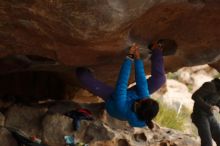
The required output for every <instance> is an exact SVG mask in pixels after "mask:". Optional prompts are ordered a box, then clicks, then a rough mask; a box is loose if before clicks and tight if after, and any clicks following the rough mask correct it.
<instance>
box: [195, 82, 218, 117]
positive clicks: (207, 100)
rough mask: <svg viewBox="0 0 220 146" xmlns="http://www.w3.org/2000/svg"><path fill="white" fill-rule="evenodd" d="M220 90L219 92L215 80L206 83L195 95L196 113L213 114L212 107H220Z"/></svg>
mask: <svg viewBox="0 0 220 146" xmlns="http://www.w3.org/2000/svg"><path fill="white" fill-rule="evenodd" d="M219 93H220V91H219V92H218V91H217V89H216V86H215V84H214V83H213V82H206V83H204V84H203V85H202V86H201V87H200V88H199V89H198V90H197V91H196V92H195V93H194V94H193V95H192V99H193V100H194V101H195V103H194V107H193V113H194V114H206V115H207V114H208V115H212V113H211V111H210V108H211V106H213V105H216V106H218V107H219V108H220V94H219Z"/></svg>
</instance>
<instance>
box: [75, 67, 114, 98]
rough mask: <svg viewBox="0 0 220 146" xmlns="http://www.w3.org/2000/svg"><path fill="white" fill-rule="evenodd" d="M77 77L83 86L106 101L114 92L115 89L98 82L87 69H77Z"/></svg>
mask: <svg viewBox="0 0 220 146" xmlns="http://www.w3.org/2000/svg"><path fill="white" fill-rule="evenodd" d="M76 76H77V77H78V79H79V81H80V83H81V84H82V86H83V87H84V88H85V89H87V90H88V91H90V92H91V93H93V94H94V95H96V96H99V97H101V98H102V99H103V100H104V101H106V100H107V99H108V98H109V97H111V94H112V93H113V91H114V88H113V87H111V86H108V85H106V84H105V83H103V82H101V81H99V80H97V79H95V78H94V76H93V75H92V73H91V71H90V70H89V69H87V68H83V67H79V68H77V69H76Z"/></svg>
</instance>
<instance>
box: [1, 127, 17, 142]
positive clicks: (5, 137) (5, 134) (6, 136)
mask: <svg viewBox="0 0 220 146" xmlns="http://www.w3.org/2000/svg"><path fill="white" fill-rule="evenodd" d="M0 144H1V145H2V146H17V145H18V144H17V141H16V140H15V139H14V137H13V136H12V134H11V133H10V132H9V131H8V130H7V129H6V128H0Z"/></svg>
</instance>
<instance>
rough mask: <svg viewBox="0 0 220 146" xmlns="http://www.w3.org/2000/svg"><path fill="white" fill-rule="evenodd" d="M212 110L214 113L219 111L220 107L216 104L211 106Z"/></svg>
mask: <svg viewBox="0 0 220 146" xmlns="http://www.w3.org/2000/svg"><path fill="white" fill-rule="evenodd" d="M210 111H211V112H212V113H214V112H217V113H219V107H218V106H216V105H213V106H211V108H210Z"/></svg>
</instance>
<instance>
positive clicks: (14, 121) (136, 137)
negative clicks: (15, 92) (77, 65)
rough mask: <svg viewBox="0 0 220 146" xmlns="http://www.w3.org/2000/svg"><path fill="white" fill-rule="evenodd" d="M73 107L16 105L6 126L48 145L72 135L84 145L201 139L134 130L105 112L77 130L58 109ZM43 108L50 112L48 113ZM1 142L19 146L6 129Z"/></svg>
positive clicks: (156, 144) (152, 145) (176, 143)
mask: <svg viewBox="0 0 220 146" xmlns="http://www.w3.org/2000/svg"><path fill="white" fill-rule="evenodd" d="M100 104H102V103H100ZM74 105H76V103H72V102H65V104H63V103H54V102H52V103H50V104H49V105H48V104H42V105H41V106H39V105H32V106H20V105H14V106H12V107H11V108H9V109H8V112H6V114H5V117H6V119H7V120H6V122H5V126H6V127H9V130H11V129H12V128H13V129H18V130H20V132H22V133H24V134H25V135H26V136H27V137H32V136H36V137H37V138H39V139H41V140H42V142H43V143H46V144H47V145H48V146H64V145H65V140H64V136H73V137H74V140H75V142H83V143H87V144H89V145H91V146H97V145H100V146H115V145H118V146H136V145H138V146H146V145H147V146H148V145H149V146H161V145H172V146H183V145H184V146H192V145H194V146H199V143H198V140H197V139H196V138H195V137H194V136H192V135H189V134H188V135H186V134H183V133H181V132H179V131H175V130H171V129H168V128H162V127H161V128H160V127H159V126H156V128H155V129H154V130H153V131H151V130H149V129H148V128H131V127H129V126H126V125H127V123H125V122H122V121H118V120H116V119H113V118H112V119H110V118H111V117H107V116H108V115H106V113H105V112H102V116H97V115H96V114H95V113H94V118H95V120H94V121H92V122H90V121H81V124H80V128H79V130H78V131H74V130H73V125H72V119H70V118H69V117H66V116H64V115H63V114H62V112H61V111H60V110H59V109H60V107H62V109H63V111H65V110H66V111H68V110H69V109H70V107H71V109H74V108H75V106H74ZM78 106H79V107H84V108H88V109H90V108H91V111H94V110H99V111H100V112H101V111H103V110H104V108H102V109H101V108H99V106H98V105H96V107H91V105H85V104H84V105H83V104H81V105H79V104H78ZM51 108H52V109H53V110H52V109H51ZM55 108H57V112H55V110H54V109H55ZM42 109H48V112H45V110H42ZM40 111H41V112H40ZM52 111H53V112H52ZM12 113H14V114H12ZM30 113H31V114H30ZM106 119H107V120H106ZM116 123H118V124H117V127H116V126H113V125H115V124H116ZM3 126H4V125H3ZM0 142H1V144H4V146H16V145H17V143H16V140H15V139H14V137H13V136H12V135H11V133H10V131H8V130H7V129H6V128H1V129H0Z"/></svg>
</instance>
